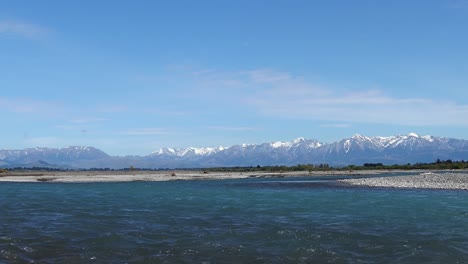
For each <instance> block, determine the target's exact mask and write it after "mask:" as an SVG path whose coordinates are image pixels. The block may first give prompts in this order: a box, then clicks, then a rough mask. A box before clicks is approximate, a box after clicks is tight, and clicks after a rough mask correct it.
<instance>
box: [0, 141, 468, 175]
mask: <svg viewBox="0 0 468 264" xmlns="http://www.w3.org/2000/svg"><path fill="white" fill-rule="evenodd" d="M436 159H443V160H445V159H452V160H467V159H468V140H463V139H454V138H444V137H434V136H420V135H418V134H416V133H409V134H407V135H396V136H390V137H381V136H376V137H367V136H363V135H360V134H356V135H354V136H352V137H350V138H345V139H342V140H340V141H336V142H333V143H322V142H319V141H317V140H314V139H305V138H297V139H295V140H293V141H289V142H281V141H277V142H270V143H261V144H242V145H234V146H231V147H217V148H208V147H202V148H194V147H189V148H181V149H174V148H161V149H158V150H156V151H154V152H153V153H151V154H150V155H147V156H123V157H121V156H110V155H108V154H106V153H104V152H103V151H101V150H99V149H96V148H93V147H78V146H75V147H67V148H60V149H54V148H28V149H24V150H0V166H1V167H15V166H26V167H27V165H28V164H37V162H38V161H41V162H47V163H49V164H54V166H62V167H69V168H127V167H129V166H134V167H140V168H199V167H226V166H256V165H261V166H264V165H297V164H320V163H327V164H330V165H334V166H341V165H343V166H344V165H351V164H354V165H361V164H363V163H372V162H375V163H376V162H380V163H383V164H406V163H417V162H433V161H435V160H436Z"/></svg>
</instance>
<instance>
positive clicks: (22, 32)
mask: <svg viewBox="0 0 468 264" xmlns="http://www.w3.org/2000/svg"><path fill="white" fill-rule="evenodd" d="M47 32H48V30H47V29H46V28H44V27H42V26H39V25H36V24H31V23H27V22H21V21H13V20H6V21H0V35H1V34H8V35H16V36H21V37H25V38H38V37H41V36H44V35H45V34H47Z"/></svg>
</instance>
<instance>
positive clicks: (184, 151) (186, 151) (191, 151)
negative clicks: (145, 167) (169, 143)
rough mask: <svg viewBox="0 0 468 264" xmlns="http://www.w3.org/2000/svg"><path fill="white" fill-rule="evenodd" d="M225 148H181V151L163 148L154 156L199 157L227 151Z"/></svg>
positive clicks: (154, 153)
mask: <svg viewBox="0 0 468 264" xmlns="http://www.w3.org/2000/svg"><path fill="white" fill-rule="evenodd" d="M225 149H226V148H225V147H222V146H220V147H218V148H194V147H189V148H181V149H174V148H161V149H158V150H156V151H155V152H153V155H170V156H179V157H182V156H186V155H197V156H206V155H210V154H213V153H216V152H219V151H223V150H225Z"/></svg>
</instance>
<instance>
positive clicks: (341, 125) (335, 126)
mask: <svg viewBox="0 0 468 264" xmlns="http://www.w3.org/2000/svg"><path fill="white" fill-rule="evenodd" d="M320 126H321V127H332V128H349V127H351V126H352V125H351V124H345V123H338V124H322V125H320Z"/></svg>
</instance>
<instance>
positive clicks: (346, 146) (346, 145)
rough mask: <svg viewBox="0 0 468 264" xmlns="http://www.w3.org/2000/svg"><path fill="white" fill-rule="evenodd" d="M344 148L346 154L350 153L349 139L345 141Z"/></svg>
mask: <svg viewBox="0 0 468 264" xmlns="http://www.w3.org/2000/svg"><path fill="white" fill-rule="evenodd" d="M343 147H344V151H345V152H346V153H348V152H349V150H350V148H351V140H349V139H347V140H346V141H345V143H344V146H343Z"/></svg>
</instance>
